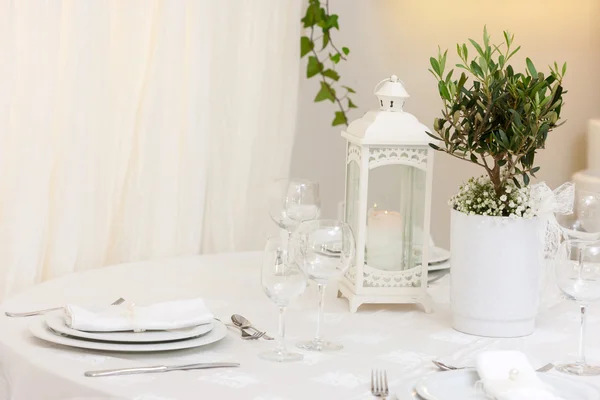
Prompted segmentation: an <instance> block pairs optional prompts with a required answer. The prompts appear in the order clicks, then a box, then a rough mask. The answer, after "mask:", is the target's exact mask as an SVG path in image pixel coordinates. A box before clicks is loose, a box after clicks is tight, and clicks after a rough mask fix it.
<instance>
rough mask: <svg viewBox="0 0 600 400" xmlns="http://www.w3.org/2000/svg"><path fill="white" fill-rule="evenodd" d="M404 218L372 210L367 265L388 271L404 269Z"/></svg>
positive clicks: (368, 234) (369, 217)
mask: <svg viewBox="0 0 600 400" xmlns="http://www.w3.org/2000/svg"><path fill="white" fill-rule="evenodd" d="M402 238H403V228H402V216H401V215H400V213H398V212H396V211H386V210H378V209H377V208H372V209H370V210H369V213H368V216H367V265H369V266H370V267H373V268H377V269H383V270H387V271H391V270H400V269H401V268H402Z"/></svg>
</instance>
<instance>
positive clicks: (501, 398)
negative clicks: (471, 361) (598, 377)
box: [477, 351, 564, 400]
mask: <svg viewBox="0 0 600 400" xmlns="http://www.w3.org/2000/svg"><path fill="white" fill-rule="evenodd" d="M477 372H478V373H479V378H481V382H482V383H483V387H484V389H485V392H486V394H487V395H488V396H492V397H493V398H494V399H496V400H564V399H562V398H561V397H558V396H557V395H555V394H554V393H553V390H552V388H550V387H549V386H548V385H546V384H545V383H544V382H542V381H541V380H540V379H539V378H538V377H537V375H536V372H535V371H534V369H533V368H532V367H531V364H529V361H528V360H527V357H526V356H525V354H523V353H521V352H518V351H487V352H483V353H481V354H480V355H479V356H478V357H477Z"/></svg>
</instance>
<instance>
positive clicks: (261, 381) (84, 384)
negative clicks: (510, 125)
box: [0, 253, 600, 400]
mask: <svg viewBox="0 0 600 400" xmlns="http://www.w3.org/2000/svg"><path fill="white" fill-rule="evenodd" d="M260 262H261V254H260V253H238V254H231V255H215V256H201V257H190V258H184V259H175V260H162V261H152V262H146V263H136V264H127V265H119V266H114V267H109V268H104V269H99V270H93V271H89V272H85V273H79V274H74V275H70V276H67V277H65V278H62V279H57V280H54V281H50V282H46V283H44V284H41V285H39V286H37V287H35V288H33V289H31V290H29V291H27V292H25V293H23V294H21V295H19V296H17V297H15V298H13V299H11V300H10V301H8V302H6V303H5V304H4V305H3V308H2V316H1V317H0V318H2V329H1V330H0V372H1V374H0V399H12V400H38V399H39V400H42V399H43V400H54V399H60V400H65V399H80V400H81V399H86V400H92V399H136V400H142V399H143V400H173V399H195V400H199V399H216V398H219V399H244V400H245V399H253V400H259V399H261V400H275V399H279V400H282V399H303V400H305V399H346V400H348V399H369V398H371V397H370V396H369V393H368V388H369V379H370V370H371V369H372V368H385V369H387V371H388V375H389V377H390V380H391V386H392V389H393V390H394V391H395V392H396V394H397V395H398V397H399V398H400V399H412V397H411V396H410V395H409V394H408V393H409V387H410V386H411V385H412V384H414V382H415V380H416V379H418V378H419V377H420V376H422V375H423V374H427V373H431V372H434V371H435V369H434V368H433V366H432V364H431V363H430V360H431V359H433V358H437V357H443V358H444V359H445V360H448V361H452V360H456V361H457V362H465V363H468V362H469V359H472V357H473V356H474V355H475V354H476V353H477V352H478V351H481V350H482V349H486V348H516V349H519V350H522V351H524V352H526V353H527V355H528V356H529V357H530V358H531V361H532V363H534V364H535V365H536V366H538V365H542V364H545V363H547V362H550V361H559V360H564V359H570V358H573V357H574V356H575V352H576V349H577V330H578V318H579V315H578V308H577V307H576V305H575V304H573V303H569V302H564V303H562V304H560V305H558V306H555V307H553V308H551V309H549V310H546V311H544V312H542V313H541V315H540V317H539V320H538V327H537V329H536V332H535V333H534V334H533V335H532V336H530V337H527V338H521V339H510V340H507V339H505V340H495V339H487V338H478V337H474V336H469V335H465V334H461V333H459V332H456V331H454V330H452V329H451V327H450V312H449V304H448V282H447V279H446V278H444V279H443V280H441V281H440V282H437V283H436V284H434V285H433V287H432V288H431V291H432V294H433V296H434V299H435V301H436V310H435V313H433V314H424V313H423V312H422V311H421V310H420V309H418V308H416V307H414V306H401V305H398V306H364V307H363V308H361V309H360V310H359V312H358V313H356V314H351V313H350V312H348V311H347V310H348V307H347V301H346V300H345V299H337V298H335V290H334V288H330V291H329V298H328V299H327V302H326V323H325V326H324V329H325V331H324V334H325V336H326V337H327V338H329V339H335V340H336V341H338V342H340V343H343V344H344V346H345V348H344V349H343V350H341V351H340V352H336V353H329V354H320V353H311V352H305V358H304V360H303V361H302V362H298V363H289V364H278V363H272V362H268V361H263V360H261V359H259V358H258V357H257V356H256V354H257V353H258V352H259V351H261V350H264V349H267V348H269V347H271V346H273V345H274V343H273V342H272V341H262V340H261V341H242V340H241V339H240V338H239V336H238V335H239V334H238V333H237V332H235V331H233V330H232V331H230V334H229V335H228V337H227V338H225V339H223V340H222V341H220V342H218V343H216V344H214V345H210V346H207V347H205V348H198V349H195V350H184V351H178V352H170V353H158V354H119V353H102V352H96V351H83V350H76V349H71V348H65V347H61V346H58V345H53V344H50V343H46V342H43V341H41V340H38V339H36V338H34V337H32V336H31V334H30V333H29V331H28V328H27V326H28V324H29V323H30V322H31V319H28V318H8V317H6V316H4V311H5V310H11V311H25V310H31V309H37V308H44V307H49V306H56V305H61V304H64V303H66V302H79V303H110V302H111V301H113V300H114V299H116V298H118V297H121V296H122V297H125V298H127V299H129V300H132V301H137V302H146V301H158V300H166V299H176V298H181V297H191V296H203V297H205V298H206V299H207V303H208V305H209V306H210V307H211V309H212V310H213V311H214V312H215V314H216V315H217V316H218V317H219V318H220V319H224V320H226V319H227V320H228V319H229V317H230V316H231V314H232V313H240V314H243V315H245V316H247V317H248V318H249V319H251V320H252V322H254V323H255V325H257V326H258V327H259V328H263V329H267V330H268V331H269V332H270V333H273V334H275V333H276V326H277V311H276V308H275V306H274V305H273V304H272V303H271V302H270V301H269V300H268V298H267V297H266V296H265V295H264V293H263V291H262V288H261V286H260V283H259V275H260ZM499 301H501V299H499ZM316 303H317V296H316V288H315V287H314V285H313V286H311V287H309V288H308V289H307V291H306V293H305V294H304V295H303V296H302V298H301V299H299V300H298V301H297V302H296V304H295V305H294V306H293V307H291V308H290V310H289V313H288V335H289V342H291V343H292V344H293V342H294V341H296V340H298V339H307V338H310V337H312V335H313V333H314V329H315V322H316V307H317V304H316ZM587 348H588V354H589V357H590V358H591V359H596V360H598V361H600V306H599V307H597V308H596V309H592V310H591V312H590V315H589V332H588V343H587ZM206 361H238V362H240V363H241V367H240V368H237V369H228V370H223V369H220V370H219V369H215V370H195V371H185V372H169V373H163V374H147V375H130V376H120V377H110V378H86V377H84V376H83V372H84V371H87V370H97V369H104V368H121V367H131V366H143V365H154V364H177V363H193V362H206ZM553 373H556V372H553ZM575 379H580V380H583V381H588V382H590V383H592V384H594V385H597V386H598V387H600V378H575Z"/></svg>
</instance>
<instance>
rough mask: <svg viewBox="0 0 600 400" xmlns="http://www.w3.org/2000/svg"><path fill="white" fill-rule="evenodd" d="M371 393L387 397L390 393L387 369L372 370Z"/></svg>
mask: <svg viewBox="0 0 600 400" xmlns="http://www.w3.org/2000/svg"><path fill="white" fill-rule="evenodd" d="M371 394H372V395H373V396H375V397H387V395H389V394H390V390H389V388H388V379H387V372H386V370H377V369H373V370H371Z"/></svg>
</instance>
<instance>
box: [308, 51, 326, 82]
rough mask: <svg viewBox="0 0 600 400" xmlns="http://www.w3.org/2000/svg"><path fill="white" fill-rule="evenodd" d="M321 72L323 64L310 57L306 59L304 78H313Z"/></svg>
mask: <svg viewBox="0 0 600 400" xmlns="http://www.w3.org/2000/svg"><path fill="white" fill-rule="evenodd" d="M321 71H323V64H322V63H321V62H319V60H318V59H317V57H315V56H310V57H308V64H307V66H306V77H307V78H310V77H312V76H315V75H316V74H318V73H319V72H321Z"/></svg>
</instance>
